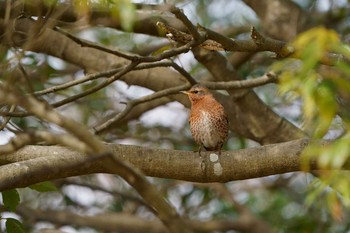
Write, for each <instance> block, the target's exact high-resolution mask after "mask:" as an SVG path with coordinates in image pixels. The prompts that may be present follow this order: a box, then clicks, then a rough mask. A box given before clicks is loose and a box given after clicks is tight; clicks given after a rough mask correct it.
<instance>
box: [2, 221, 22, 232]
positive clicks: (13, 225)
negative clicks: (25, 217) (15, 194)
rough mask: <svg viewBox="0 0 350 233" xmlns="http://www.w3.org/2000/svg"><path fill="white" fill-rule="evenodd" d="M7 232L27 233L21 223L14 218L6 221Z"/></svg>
mask: <svg viewBox="0 0 350 233" xmlns="http://www.w3.org/2000/svg"><path fill="white" fill-rule="evenodd" d="M6 232H7V233H22V232H23V233H25V231H24V227H23V225H22V223H21V222H20V221H18V220H17V219H14V218H7V219H6Z"/></svg>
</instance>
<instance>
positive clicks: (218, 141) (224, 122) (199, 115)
mask: <svg viewBox="0 0 350 233" xmlns="http://www.w3.org/2000/svg"><path fill="white" fill-rule="evenodd" d="M182 93H184V94H186V95H187V96H188V98H189V99H190V102H191V110H190V116H189V123H190V129H191V133H192V137H193V139H194V140H195V142H196V143H197V144H199V149H198V153H199V155H201V149H202V147H204V148H205V150H207V151H218V153H219V155H221V148H222V146H223V144H224V143H225V142H226V140H227V137H228V129H229V122H228V118H227V115H226V113H225V109H224V107H223V106H222V105H221V104H220V103H219V102H218V101H217V100H216V99H215V98H214V96H213V94H212V93H211V92H210V91H209V89H208V88H206V87H205V86H202V85H200V84H196V85H194V86H192V87H191V89H190V90H189V91H182Z"/></svg>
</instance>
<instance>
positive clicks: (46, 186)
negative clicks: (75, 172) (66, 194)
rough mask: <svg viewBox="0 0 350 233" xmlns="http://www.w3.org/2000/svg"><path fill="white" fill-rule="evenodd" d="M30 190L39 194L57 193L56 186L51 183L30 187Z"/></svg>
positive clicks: (45, 182) (41, 183) (46, 182)
mask: <svg viewBox="0 0 350 233" xmlns="http://www.w3.org/2000/svg"><path fill="white" fill-rule="evenodd" d="M29 188H31V189H33V190H35V191H38V192H55V191H57V188H56V186H55V185H54V184H53V183H52V182H50V181H44V182H40V183H37V184H33V185H30V186H29Z"/></svg>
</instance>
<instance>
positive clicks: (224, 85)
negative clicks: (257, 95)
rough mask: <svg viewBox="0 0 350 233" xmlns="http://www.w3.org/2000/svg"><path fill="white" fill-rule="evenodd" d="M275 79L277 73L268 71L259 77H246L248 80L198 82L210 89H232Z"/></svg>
mask: <svg viewBox="0 0 350 233" xmlns="http://www.w3.org/2000/svg"><path fill="white" fill-rule="evenodd" d="M276 81H277V75H276V74H275V73H272V72H269V73H266V74H264V75H263V76H261V77H258V78H254V79H248V80H239V81H228V82H200V83H201V84H203V85H204V86H206V87H208V88H210V89H215V90H232V89H243V88H253V87H259V86H262V85H265V84H268V83H274V82H276Z"/></svg>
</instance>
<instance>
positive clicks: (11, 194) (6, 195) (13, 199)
mask: <svg viewBox="0 0 350 233" xmlns="http://www.w3.org/2000/svg"><path fill="white" fill-rule="evenodd" d="M2 201H3V202H4V206H6V207H7V208H8V209H9V210H11V211H15V210H16V207H17V205H18V204H19V202H20V197H19V194H18V192H17V190H16V189H11V190H7V191H3V192H2Z"/></svg>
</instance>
